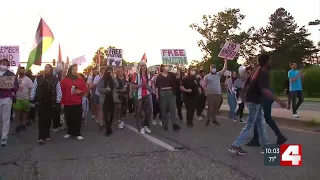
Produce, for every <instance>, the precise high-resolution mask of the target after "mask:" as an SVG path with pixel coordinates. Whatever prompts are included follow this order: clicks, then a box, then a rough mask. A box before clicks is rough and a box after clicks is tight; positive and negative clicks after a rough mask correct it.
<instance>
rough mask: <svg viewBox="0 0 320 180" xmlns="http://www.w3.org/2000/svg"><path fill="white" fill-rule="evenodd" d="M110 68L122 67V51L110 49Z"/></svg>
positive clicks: (108, 61)
mask: <svg viewBox="0 0 320 180" xmlns="http://www.w3.org/2000/svg"><path fill="white" fill-rule="evenodd" d="M107 65H108V66H116V67H117V66H122V49H114V48H110V49H109V51H108V56H107Z"/></svg>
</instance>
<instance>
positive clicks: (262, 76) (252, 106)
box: [229, 54, 287, 155]
mask: <svg viewBox="0 0 320 180" xmlns="http://www.w3.org/2000/svg"><path fill="white" fill-rule="evenodd" d="M258 63H259V67H258V68H257V69H256V71H255V72H254V73H253V74H252V75H251V77H250V78H248V79H247V80H246V82H245V84H244V88H243V92H242V93H241V94H242V97H243V98H242V99H245V101H246V102H247V107H248V109H249V113H248V121H247V124H246V125H245V127H244V128H243V129H242V131H241V132H240V135H239V136H238V137H237V139H236V140H235V141H234V142H233V143H232V145H231V147H230V148H229V152H231V153H234V154H237V155H246V154H247V153H246V152H245V151H244V150H242V148H241V145H242V144H243V143H244V141H245V140H246V139H247V137H248V136H249V134H250V133H251V128H252V127H253V125H254V124H255V123H256V125H257V129H258V133H259V139H260V144H261V145H262V146H264V145H266V143H267V135H266V129H265V123H264V121H265V119H264V116H263V109H262V105H261V104H262V101H263V100H264V98H269V99H272V100H275V101H276V102H277V103H278V104H279V105H280V106H281V107H282V108H286V107H287V104H286V103H285V102H284V101H281V100H280V99H279V98H278V97H276V96H274V95H273V94H272V92H271V91H270V87H269V73H268V71H269V69H270V65H269V63H270V56H269V55H267V54H261V55H260V56H259V58H258ZM244 93H245V94H246V96H245V97H244V96H243V94H244ZM262 153H264V151H262Z"/></svg>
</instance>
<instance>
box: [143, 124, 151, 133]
mask: <svg viewBox="0 0 320 180" xmlns="http://www.w3.org/2000/svg"><path fill="white" fill-rule="evenodd" d="M144 131H145V132H146V133H148V134H150V133H151V130H150V129H149V128H148V126H145V127H144Z"/></svg>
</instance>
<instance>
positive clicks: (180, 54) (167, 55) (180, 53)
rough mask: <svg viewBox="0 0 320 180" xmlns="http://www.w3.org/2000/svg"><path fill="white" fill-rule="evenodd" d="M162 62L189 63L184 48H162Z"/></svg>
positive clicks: (171, 63)
mask: <svg viewBox="0 0 320 180" xmlns="http://www.w3.org/2000/svg"><path fill="white" fill-rule="evenodd" d="M160 51H161V58H162V64H170V65H176V64H183V65H187V64H188V60H187V54H186V50H184V49H161V50H160Z"/></svg>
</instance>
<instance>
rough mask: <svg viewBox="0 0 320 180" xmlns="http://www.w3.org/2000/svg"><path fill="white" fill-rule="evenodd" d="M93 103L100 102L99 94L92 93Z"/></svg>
mask: <svg viewBox="0 0 320 180" xmlns="http://www.w3.org/2000/svg"><path fill="white" fill-rule="evenodd" d="M91 103H92V104H100V97H99V95H96V94H92V95H91Z"/></svg>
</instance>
